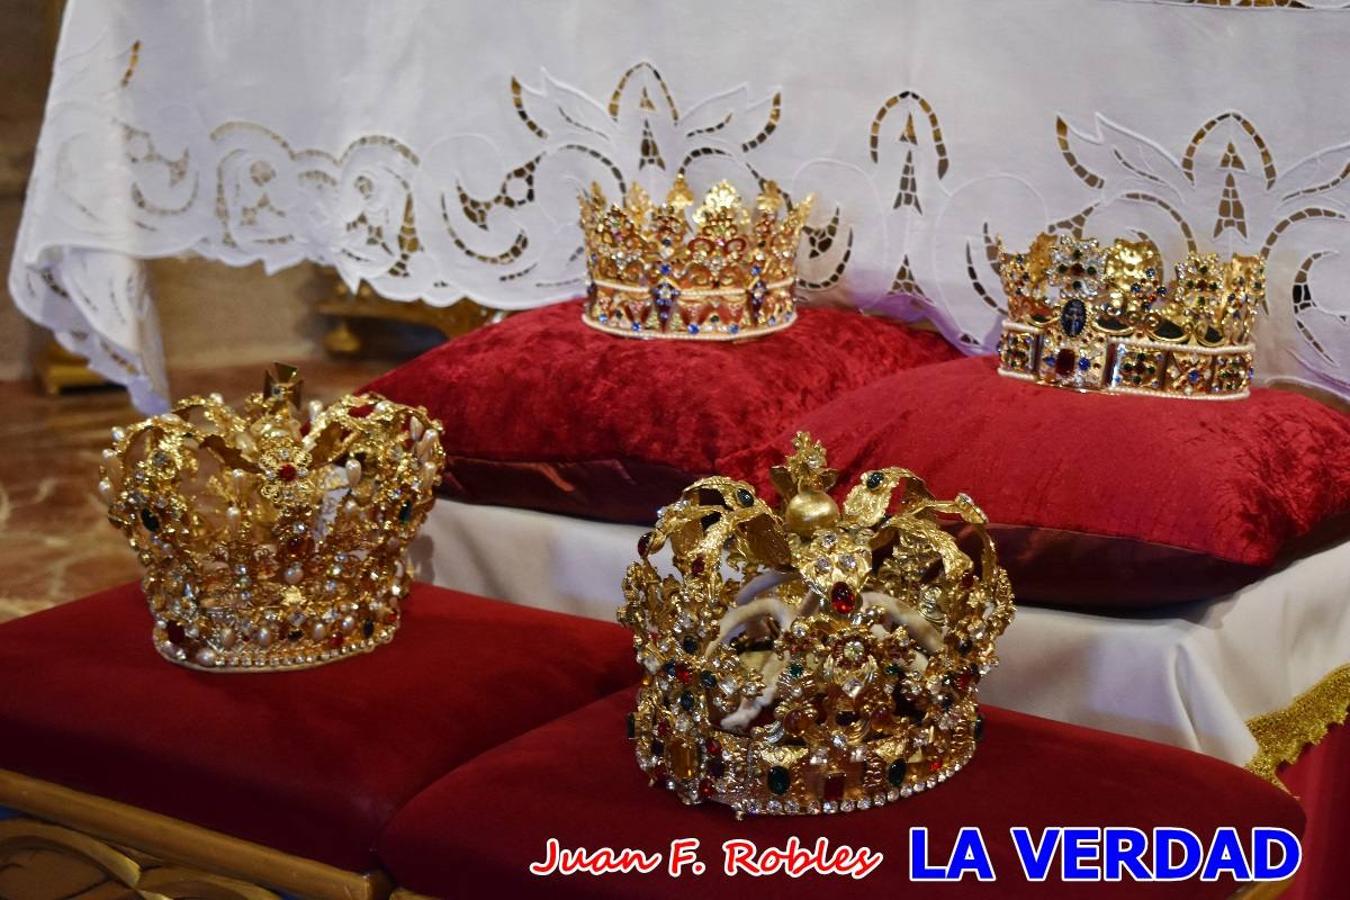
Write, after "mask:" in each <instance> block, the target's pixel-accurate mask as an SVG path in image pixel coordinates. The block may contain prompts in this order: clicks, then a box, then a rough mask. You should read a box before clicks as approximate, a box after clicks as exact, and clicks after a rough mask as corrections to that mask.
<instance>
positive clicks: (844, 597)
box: [830, 581, 858, 616]
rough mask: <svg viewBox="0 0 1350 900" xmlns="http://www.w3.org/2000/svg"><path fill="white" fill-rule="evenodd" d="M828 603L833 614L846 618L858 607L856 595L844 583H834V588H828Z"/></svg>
mask: <svg viewBox="0 0 1350 900" xmlns="http://www.w3.org/2000/svg"><path fill="white" fill-rule="evenodd" d="M830 603H831V604H832V605H833V606H834V611H835V612H837V613H839V614H840V615H841V616H846V615H848V614H849V613H851V612H853V610H854V608H855V607H856V606H857V605H858V595H857V594H856V593H855V592H854V590H853V588H851V587H849V586H848V585H847V584H845V583H844V582H842V581H836V582H835V583H834V587H832V588H830Z"/></svg>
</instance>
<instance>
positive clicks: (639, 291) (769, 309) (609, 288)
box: [581, 175, 811, 341]
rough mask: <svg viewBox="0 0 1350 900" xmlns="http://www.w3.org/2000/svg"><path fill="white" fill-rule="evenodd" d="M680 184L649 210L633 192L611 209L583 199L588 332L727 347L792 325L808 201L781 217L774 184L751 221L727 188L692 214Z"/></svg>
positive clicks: (595, 191) (718, 187) (597, 198)
mask: <svg viewBox="0 0 1350 900" xmlns="http://www.w3.org/2000/svg"><path fill="white" fill-rule="evenodd" d="M693 202H694V195H693V194H692V193H690V191H689V187H688V185H686V184H685V182H684V176H683V175H677V176H676V177H675V184H674V186H673V187H672V188H671V189H670V193H669V194H668V195H667V196H666V202H665V203H663V204H661V205H659V206H657V205H655V204H653V203H652V201H651V198H649V197H648V196H647V192H646V191H644V190H643V189H642V188H641V187H640V186H638V185H633V187H631V188H629V190H628V194H627V196H626V197H625V198H624V205H623V206H617V205H610V204H609V203H608V202H607V201H606V200H605V195H604V193H603V192H602V191H601V190H600V187H599V185H592V186H591V191H590V193H589V194H583V195H582V196H581V229H582V232H583V233H584V234H585V236H586V269H587V273H588V275H589V283H588V285H587V296H586V305H585V311H584V312H583V313H582V319H583V320H584V321H585V322H586V324H588V325H591V326H592V327H594V328H598V329H600V330H601V331H607V332H609V333H611V334H619V335H626V336H629V337H644V338H692V339H697V340H714V341H727V340H737V339H739V338H748V337H754V336H756V335H760V334H767V333H768V332H771V331H778V330H780V329H783V328H786V327H787V326H788V325H790V324H792V322H793V320H794V319H795V318H796V315H797V313H796V301H795V299H794V297H793V287H794V286H795V284H796V280H797V242H798V238H799V236H800V235H801V230H802V224H803V223H804V222H805V221H806V216H807V213H808V212H809V211H810V208H811V198H810V197H807V198H806V199H805V200H803V201H801V202H800V203H798V204H796V206H794V207H793V208H792V209H791V210H789V211H788V212H787V214H786V215H784V216H781V217H780V216H779V214H778V212H779V210H780V208H782V206H783V195H782V192H781V191H779V190H778V186H777V185H776V184H774V183H773V182H772V181H770V182H767V183H766V184H765V186H764V191H763V193H761V194H760V195H759V198H758V200H756V202H755V212H754V215H753V216H752V215H751V213H750V212H749V211H748V210H746V209H745V207H744V206H742V205H741V198H740V195H738V194H737V193H736V189H735V188H734V187H732V186H731V184H730V183H729V182H726V181H723V182H720V183H718V184H715V185H713V187H712V189H711V190H709V191H708V194H707V196H706V197H705V198H704V200H703V204H702V205H701V206H699V207H698V208H697V209H695V210H694V212H693V228H692V229H691V228H690V223H689V221H688V219H686V217H685V210H686V209H688V208H689V207H690V206H692V205H693Z"/></svg>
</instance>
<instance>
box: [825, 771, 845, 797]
mask: <svg viewBox="0 0 1350 900" xmlns="http://www.w3.org/2000/svg"><path fill="white" fill-rule="evenodd" d="M845 780H846V779H845V777H844V773H843V772H835V773H834V774H832V775H828V776H826V778H825V790H824V791H823V792H822V793H821V798H820V799H822V800H824V801H825V802H826V803H838V802H839V801H840V800H843V799H844V783H845Z"/></svg>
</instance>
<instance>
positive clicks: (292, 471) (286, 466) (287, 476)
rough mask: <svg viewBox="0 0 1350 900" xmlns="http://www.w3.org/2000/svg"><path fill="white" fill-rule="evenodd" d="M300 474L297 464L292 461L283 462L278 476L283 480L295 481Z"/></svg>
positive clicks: (278, 470)
mask: <svg viewBox="0 0 1350 900" xmlns="http://www.w3.org/2000/svg"><path fill="white" fill-rule="evenodd" d="M299 474H300V473H299V472H298V471H296V468H295V466H293V465H291V464H290V463H282V465H281V467H280V468H278V469H277V477H278V478H280V479H281V480H282V481H294V480H295V478H296V476H297V475H299Z"/></svg>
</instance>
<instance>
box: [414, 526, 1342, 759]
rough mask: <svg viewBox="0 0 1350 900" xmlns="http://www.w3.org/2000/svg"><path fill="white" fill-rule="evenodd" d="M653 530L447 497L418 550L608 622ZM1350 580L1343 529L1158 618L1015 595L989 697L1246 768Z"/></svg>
mask: <svg viewBox="0 0 1350 900" xmlns="http://www.w3.org/2000/svg"><path fill="white" fill-rule="evenodd" d="M645 530H646V529H644V528H639V527H636V526H631V525H612V524H607V523H601V522H590V521H586V520H583V519H573V518H568V517H566V516H555V515H547V514H544V513H537V512H530V511H528V510H519V509H504V508H501V507H491V506H471V505H468V504H464V503H456V502H453V501H450V500H438V501H437V502H436V505H435V507H434V508H433V509H432V512H431V515H430V516H429V518H428V519H427V522H426V524H425V525H424V526H423V528H422V533H421V535H420V536H419V537H418V539H417V543H416V544H415V545H414V558H415V563H416V567H417V575H418V577H419V578H421V579H423V580H425V581H431V582H434V583H435V584H439V585H442V586H445V587H452V588H456V589H458V590H462V591H468V592H470V593H476V594H483V595H485V596H489V597H499V598H502V599H504V600H510V601H512V602H515V603H521V604H525V605H528V606H539V607H543V608H546V609H554V610H559V611H561V612H569V613H573V614H576V615H582V616H588V617H590V618H595V619H605V620H608V621H614V613H615V610H616V609H617V608H618V606H619V604H620V603H621V602H622V600H623V592H622V590H621V588H620V584H621V582H622V580H623V573H624V571H625V570H626V569H627V567H628V565H629V563H631V562H633V560H634V559H636V558H637V540H638V537H639V536H640V535H642V534H643V532H644V531H645ZM1347 585H1350V542H1346V543H1343V544H1341V545H1339V546H1337V547H1334V548H1331V549H1329V550H1324V551H1322V552H1320V553H1317V554H1314V555H1312V556H1309V557H1307V558H1304V559H1302V560H1299V561H1298V562H1296V563H1294V564H1292V565H1290V566H1289V567H1287V568H1285V569H1283V570H1281V571H1278V572H1275V573H1273V574H1272V575H1270V576H1269V577H1267V578H1266V579H1264V580H1263V581H1260V582H1258V583H1256V584H1253V585H1250V586H1249V587H1247V588H1244V589H1243V590H1241V591H1238V592H1237V593H1235V594H1232V595H1230V596H1227V597H1222V598H1218V599H1216V600H1214V601H1211V602H1208V603H1197V604H1189V605H1186V606H1183V607H1172V608H1168V609H1166V610H1163V611H1160V612H1157V613H1155V614H1152V615H1144V616H1136V617H1129V618H1124V617H1111V616H1097V615H1086V614H1083V613H1074V612H1066V611H1063V610H1052V609H1041V608H1037V607H1034V606H1025V605H1019V606H1018V608H1017V617H1016V619H1014V621H1013V623H1012V625H1011V626H1010V627H1009V629H1008V631H1007V632H1006V633H1005V634H1004V635H1003V637H1002V638H1001V639H1000V640H999V644H998V654H999V657H1000V659H1001V661H1002V662H1001V665H1000V666H999V667H998V668H997V669H996V670H995V671H994V672H993V673H992V674H990V675H989V676H988V677H987V678H986V679H984V681H982V682H981V684H980V699H981V700H982V701H985V702H988V703H992V704H995V705H998V706H1005V707H1009V708H1011V709H1017V710H1021V711H1023V712H1028V713H1034V714H1036V715H1039V716H1045V717H1047V718H1051V719H1058V720H1060V721H1063V722H1072V723H1074V724H1076V725H1085V726H1089V727H1092V728H1100V729H1104V730H1106V731H1114V732H1117V733H1120V734H1129V735H1134V736H1136V737H1142V738H1146V739H1149V740H1154V741H1160V742H1163V743H1167V744H1173V745H1175V746H1178V747H1186V748H1188V749H1191V750H1196V751H1199V752H1201V753H1206V754H1209V755H1211V756H1217V757H1219V758H1221V759H1226V760H1228V761H1229V762H1231V763H1234V764H1236V765H1246V764H1247V763H1249V762H1251V761H1252V759H1253V757H1254V756H1255V755H1256V751H1257V745H1256V742H1255V740H1254V739H1253V737H1252V734H1251V732H1250V731H1249V730H1248V728H1247V722H1248V721H1249V720H1250V719H1252V718H1254V717H1256V716H1259V715H1264V714H1266V713H1270V712H1274V711H1276V710H1281V709H1284V708H1286V707H1287V706H1289V704H1290V702H1291V701H1293V700H1294V698H1296V697H1297V696H1298V695H1300V694H1302V693H1304V692H1305V691H1307V690H1309V689H1310V688H1312V687H1313V686H1314V685H1316V684H1317V683H1318V682H1319V681H1320V680H1321V679H1323V678H1325V677H1326V676H1327V675H1328V674H1330V673H1332V672H1333V671H1335V670H1336V669H1338V668H1340V667H1342V666H1345V665H1347V664H1350V616H1347V615H1346V614H1345V609H1346V602H1347V600H1350V596H1347ZM1015 587H1016V585H1014V588H1015Z"/></svg>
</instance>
